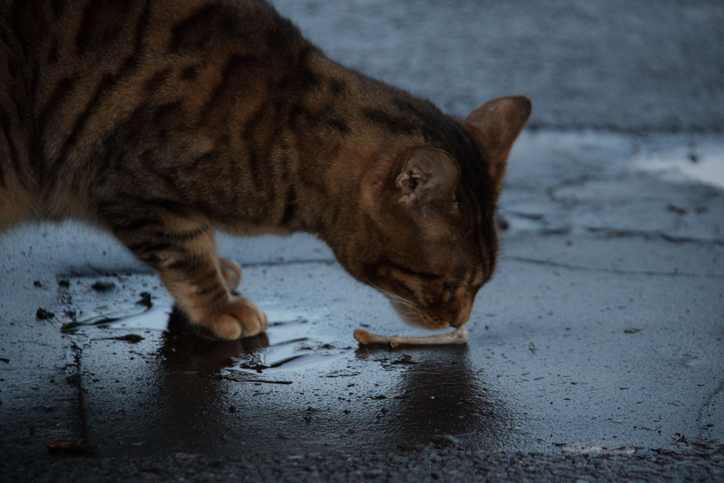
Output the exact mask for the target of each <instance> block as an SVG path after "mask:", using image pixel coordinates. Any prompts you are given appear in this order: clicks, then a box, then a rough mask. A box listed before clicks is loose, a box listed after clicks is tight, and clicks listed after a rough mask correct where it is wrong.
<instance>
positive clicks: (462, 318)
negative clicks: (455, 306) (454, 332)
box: [450, 300, 473, 329]
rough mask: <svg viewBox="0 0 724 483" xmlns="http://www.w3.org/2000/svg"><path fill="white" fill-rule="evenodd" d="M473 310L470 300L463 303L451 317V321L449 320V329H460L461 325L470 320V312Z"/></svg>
mask: <svg viewBox="0 0 724 483" xmlns="http://www.w3.org/2000/svg"><path fill="white" fill-rule="evenodd" d="M472 309H473V303H472V300H471V301H468V302H466V303H464V304H463V305H462V306H461V307H460V310H459V311H458V313H457V314H455V315H453V317H452V319H451V320H450V327H452V328H454V329H457V328H459V327H462V325H463V324H464V323H465V322H467V321H468V319H469V318H470V312H471V311H472Z"/></svg>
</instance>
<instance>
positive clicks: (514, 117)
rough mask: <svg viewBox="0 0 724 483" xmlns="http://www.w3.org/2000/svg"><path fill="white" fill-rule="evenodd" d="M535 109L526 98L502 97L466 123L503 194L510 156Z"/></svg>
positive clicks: (485, 105) (487, 104) (480, 109)
mask: <svg viewBox="0 0 724 483" xmlns="http://www.w3.org/2000/svg"><path fill="white" fill-rule="evenodd" d="M531 108H532V105H531V102H530V99H528V98H527V97H525V96H503V97H496V98H495V99H491V100H489V101H488V102H486V103H485V104H483V105H482V106H480V107H478V108H477V109H475V110H474V111H473V112H471V113H470V115H469V116H468V117H467V119H465V124H466V125H467V127H468V129H470V132H472V134H473V136H474V137H475V140H476V141H477V142H478V144H479V145H480V146H481V147H482V148H483V150H484V151H485V154H486V156H487V158H488V162H489V165H488V171H489V173H490V176H491V177H492V179H493V182H494V184H495V192H496V193H499V192H500V186H501V185H502V183H503V175H504V174H505V167H506V165H507V160H508V154H510V149H511V148H512V147H513V143H514V142H515V140H516V139H517V138H518V134H520V131H522V130H523V126H525V123H526V122H527V121H528V117H529V116H530V111H531Z"/></svg>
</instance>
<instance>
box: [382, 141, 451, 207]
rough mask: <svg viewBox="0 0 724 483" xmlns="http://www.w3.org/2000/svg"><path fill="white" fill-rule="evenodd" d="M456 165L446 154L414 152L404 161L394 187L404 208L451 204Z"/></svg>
mask: <svg viewBox="0 0 724 483" xmlns="http://www.w3.org/2000/svg"><path fill="white" fill-rule="evenodd" d="M459 179H460V165H459V164H458V162H457V161H455V159H454V158H453V157H452V156H451V155H450V154H448V153H447V152H445V151H443V150H441V149H436V148H422V149H418V150H417V151H415V152H414V153H412V155H411V156H410V157H409V158H407V161H405V164H404V165H403V166H402V171H401V172H400V175H399V176H398V177H397V179H396V180H395V186H396V187H397V189H398V190H399V192H400V194H401V196H400V199H399V202H400V203H401V204H403V205H406V206H412V205H413V204H418V203H428V204H429V203H435V204H442V205H446V204H448V203H449V204H450V205H451V206H452V205H453V204H454V203H455V188H456V187H457V185H458V180H459Z"/></svg>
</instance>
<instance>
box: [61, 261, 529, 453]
mask: <svg viewBox="0 0 724 483" xmlns="http://www.w3.org/2000/svg"><path fill="white" fill-rule="evenodd" d="M67 282H68V283H67V284H66V285H65V286H61V292H62V296H63V297H64V300H66V301H67V303H68V307H69V309H68V312H67V314H66V315H67V316H68V318H69V319H70V320H68V321H67V322H66V325H65V328H64V331H65V332H66V333H67V334H69V335H71V336H72V337H74V338H77V340H78V345H79V346H80V347H82V349H80V350H81V351H82V358H81V359H82V365H83V367H82V368H81V378H82V380H83V382H84V384H83V388H84V390H85V389H87V390H88V391H87V394H86V395H85V396H84V402H83V404H84V405H86V406H87V408H86V411H85V413H86V414H87V415H88V419H89V421H88V424H87V426H88V428H89V430H88V431H89V432H88V434H87V435H86V437H87V438H89V439H90V440H95V442H96V444H101V446H102V448H104V450H103V451H113V448H119V447H120V446H123V447H124V451H125V452H129V451H130V452H132V453H134V454H135V453H136V452H137V453H138V454H147V452H148V451H151V452H158V453H163V452H164V451H168V450H173V451H185V450H191V449H192V448H194V447H198V444H199V442H201V441H203V442H204V444H206V445H208V446H209V450H210V451H211V450H213V451H217V452H221V453H229V454H234V453H236V452H237V451H238V448H239V447H243V446H244V445H246V444H254V445H255V446H256V447H257V449H258V448H264V447H265V446H268V447H269V448H274V449H275V451H279V447H280V445H281V446H288V448H289V451H298V450H299V448H300V447H301V446H300V445H303V447H304V448H305V449H306V450H309V449H310V448H319V449H322V448H323V447H325V446H330V445H334V446H340V445H341V446H343V447H347V448H349V449H350V451H351V450H355V449H362V448H372V447H375V448H380V447H383V448H390V449H392V448H406V449H416V448H419V447H421V446H424V445H427V444H429V443H430V442H434V443H435V444H437V445H440V446H449V445H460V444H462V445H464V446H465V447H470V448H485V449H489V450H495V449H498V448H499V447H501V445H505V446H506V447H510V446H511V445H513V446H516V442H515V441H513V440H512V439H511V436H510V434H511V430H510V427H511V425H512V424H513V423H512V418H511V416H510V415H509V414H508V411H507V410H506V408H505V406H504V405H503V404H502V403H501V402H500V400H499V398H498V397H496V395H495V394H493V393H492V391H490V390H489V389H488V388H487V387H486V384H485V381H484V380H483V379H484V377H483V376H484V375H483V374H480V373H476V371H475V370H474V369H473V368H472V366H471V363H470V360H469V357H468V353H467V348H466V347H465V346H462V347H461V346H456V347H437V348H435V349H433V350H431V349H430V348H420V347H417V348H396V349H391V348H384V347H360V348H357V349H356V350H355V347H352V346H351V345H350V343H351V341H350V340H349V339H350V338H349V337H348V339H347V341H346V342H345V341H344V339H343V337H340V332H339V328H338V325H334V321H333V320H331V321H327V320H321V319H320V317H319V316H318V315H317V314H314V313H303V311H301V310H298V309H290V308H288V307H277V308H276V309H275V308H274V307H272V308H271V309H267V315H268V317H269V319H270V324H269V329H268V330H267V332H266V333H265V334H261V335H259V336H256V337H252V338H248V339H242V340H239V341H233V342H214V341H209V340H205V339H202V338H199V337H196V336H194V335H192V334H191V333H190V332H189V331H188V330H187V329H188V327H187V325H186V321H185V318H184V316H183V314H181V313H180V312H179V311H178V310H177V309H175V308H173V305H172V300H171V299H170V298H169V296H168V295H167V294H166V293H165V292H164V291H163V290H162V289H161V288H160V287H159V286H158V283H157V282H156V281H155V278H154V277H153V276H150V275H128V276H111V277H106V278H102V279H97V278H84V277H78V278H74V279H70V280H68V281H67ZM111 284H113V286H111ZM100 286H104V287H107V288H106V289H104V290H98V287H100ZM94 287H95V288H94ZM71 315H72V316H71ZM350 335H351V332H350ZM340 339H342V341H340ZM355 346H356V344H355ZM119 389H121V390H122V391H121V394H122V397H121V399H114V397H117V396H118V394H117V391H118V390H119ZM109 394H111V395H114V396H111V397H109ZM130 415H132V417H129V416H130ZM152 442H153V443H152ZM195 445H196V446H195ZM149 446H151V447H149Z"/></svg>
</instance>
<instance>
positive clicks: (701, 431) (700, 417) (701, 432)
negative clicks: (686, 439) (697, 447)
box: [697, 379, 724, 439]
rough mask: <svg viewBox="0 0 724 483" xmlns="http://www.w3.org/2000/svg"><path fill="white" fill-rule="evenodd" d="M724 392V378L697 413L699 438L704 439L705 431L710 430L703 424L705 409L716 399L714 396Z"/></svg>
mask: <svg viewBox="0 0 724 483" xmlns="http://www.w3.org/2000/svg"><path fill="white" fill-rule="evenodd" d="M722 393H724V379H722V380H721V381H719V386H718V387H717V388H716V389H715V390H714V391H713V392H712V393H711V394H709V395H708V396H707V397H706V400H705V401H704V404H702V405H701V407H700V408H699V413H698V415H697V421H698V422H699V439H704V432H708V430H707V429H704V427H703V426H702V424H703V423H704V422H703V418H704V410H705V409H706V408H708V407H709V406H711V403H712V402H713V401H714V398H715V397H717V396H718V395H719V394H722Z"/></svg>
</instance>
